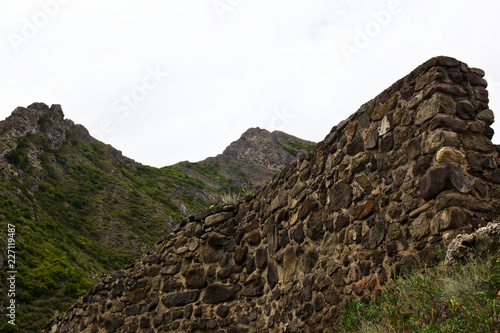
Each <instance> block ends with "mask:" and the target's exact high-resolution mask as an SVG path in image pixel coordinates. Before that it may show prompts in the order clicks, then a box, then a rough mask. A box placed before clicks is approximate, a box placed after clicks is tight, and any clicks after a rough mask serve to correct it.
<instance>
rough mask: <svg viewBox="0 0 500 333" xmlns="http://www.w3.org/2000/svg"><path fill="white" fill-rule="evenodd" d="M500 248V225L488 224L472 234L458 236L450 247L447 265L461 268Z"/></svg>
mask: <svg viewBox="0 0 500 333" xmlns="http://www.w3.org/2000/svg"><path fill="white" fill-rule="evenodd" d="M499 248H500V223H497V222H495V221H494V222H493V223H488V225H487V226H486V227H482V228H479V229H477V230H476V231H475V232H473V233H472V234H463V235H458V236H457V237H456V238H455V239H454V240H453V241H452V242H451V243H450V245H449V246H448V251H447V252H446V259H445V264H446V265H447V266H451V267H454V266H459V265H460V264H463V263H465V262H467V261H470V260H473V259H478V258H479V257H480V256H484V255H485V254H487V253H491V252H494V251H498V249H499Z"/></svg>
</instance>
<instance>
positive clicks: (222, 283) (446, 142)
mask: <svg viewBox="0 0 500 333" xmlns="http://www.w3.org/2000/svg"><path fill="white" fill-rule="evenodd" d="M482 76H484V72H482V71H480V70H477V69H471V68H469V67H468V66H467V65H466V64H464V63H461V62H459V61H457V60H455V59H452V58H447V57H437V58H433V59H431V60H429V61H427V62H426V63H424V64H422V65H421V66H419V67H418V68H416V69H415V70H414V71H412V72H411V73H410V74H409V75H407V76H406V77H404V78H402V79H401V80H399V81H397V82H396V83H394V84H393V85H392V86H391V87H389V88H388V89H386V90H385V91H384V92H382V93H381V94H380V95H378V96H377V97H375V98H374V99H373V100H371V101H369V102H368V103H366V104H365V105H363V106H362V107H361V108H360V109H359V110H358V111H357V112H356V113H354V114H353V115H352V116H350V117H349V118H348V119H346V120H344V121H342V122H341V123H339V124H338V125H337V126H335V127H333V129H332V130H331V132H330V133H329V134H328V135H327V136H326V138H325V140H323V141H322V142H320V143H318V145H317V146H316V148H315V149H314V150H313V151H312V152H311V153H310V154H301V156H299V158H297V159H296V160H294V161H293V162H292V163H291V164H289V165H288V166H287V167H285V168H284V169H283V170H282V171H281V172H280V173H279V174H278V175H277V176H276V177H274V178H273V179H272V181H271V182H270V183H268V184H267V185H265V186H264V187H262V189H261V190H260V191H258V192H257V193H255V194H252V195H248V196H247V197H245V199H243V200H241V201H239V202H237V203H235V204H234V205H231V206H230V207H227V206H226V207H220V206H217V207H213V208H212V209H209V210H206V211H203V212H200V213H197V214H193V215H191V216H189V217H188V218H187V219H186V220H185V221H184V222H183V226H182V227H179V228H178V229H177V230H176V232H175V233H172V234H170V235H168V236H167V237H165V238H164V239H161V240H160V241H159V242H158V246H157V248H156V249H153V250H152V252H151V253H150V254H149V255H148V256H146V257H145V258H144V259H142V260H137V261H135V262H133V263H131V264H130V265H129V266H127V267H125V268H124V269H122V270H120V271H119V272H117V273H116V274H115V275H113V276H110V277H109V278H106V279H104V280H103V281H102V282H101V283H100V284H99V285H98V286H96V287H94V288H93V289H92V290H91V291H90V292H89V293H87V294H86V295H85V296H84V297H82V299H80V300H79V301H77V302H76V303H75V304H74V305H73V306H72V307H71V308H70V309H69V310H68V311H67V312H66V313H63V314H60V315H59V316H57V317H56V318H54V319H53V320H52V321H51V322H50V323H49V324H48V325H47V330H46V331H47V332H54V333H57V332H97V331H99V332H135V331H137V327H138V325H140V326H141V327H144V330H146V329H147V330H148V332H174V331H183V332H202V331H208V332H217V331H226V332H257V331H261V332H317V331H334V330H335V321H336V318H337V317H338V315H339V314H340V311H341V310H342V308H344V307H346V306H347V305H348V304H349V301H351V300H352V299H357V300H362V301H368V300H370V299H373V298H374V297H376V295H378V294H379V293H380V292H381V290H382V289H383V288H384V286H385V285H386V283H388V282H389V283H390V282H391V278H392V276H393V274H394V273H396V274H397V275H399V274H405V273H406V272H409V271H410V270H411V269H413V268H414V267H418V266H419V265H424V264H426V263H430V262H437V261H439V260H440V259H439V258H438V257H437V256H435V255H433V253H435V252H436V250H437V249H445V248H446V247H447V246H448V245H449V244H450V243H452V245H451V247H450V250H449V256H448V257H449V258H450V259H448V258H447V262H450V263H451V262H453V261H454V260H456V261H459V257H460V256H462V257H463V256H467V253H468V252H467V251H469V250H468V247H467V246H468V245H467V244H468V243H471V242H472V243H473V244H475V243H477V244H478V245H477V246H479V247H478V249H482V248H483V247H484V246H489V244H498V242H499V239H498V237H499V236H498V235H500V230H499V229H500V227H499V226H498V224H494V225H490V226H489V227H487V228H482V229H479V230H477V231H475V230H476V229H477V228H478V226H479V224H481V223H484V222H483V221H493V219H494V218H496V217H497V216H499V215H500V185H499V184H500V171H499V169H498V165H499V163H500V156H499V152H500V147H499V146H495V145H493V143H491V139H490V137H491V128H490V127H489V125H490V124H491V121H492V120H493V117H492V115H491V113H490V112H489V111H487V112H484V110H489V107H488V104H487V93H485V92H486V90H485V89H484V87H485V83H484V82H483V81H484V80H483V79H482ZM479 115H480V116H479ZM262 135H263V136H265V135H266V134H264V133H263V134H262ZM255 139H256V140H257V138H255ZM248 141H249V142H245V143H243V146H244V147H251V146H252V145H253V143H252V142H251V140H248ZM237 151H238V153H234V154H233V151H232V148H231V149H229V150H228V154H229V155H232V156H234V158H246V155H245V154H244V153H241V152H242V150H239V149H238V150H237ZM243 151H244V150H243ZM240 153H241V154H240ZM255 158H256V160H258V161H260V162H262V163H264V161H262V160H259V157H255ZM278 158H279V155H278ZM265 163H268V164H269V165H271V164H272V163H273V162H272V159H270V160H267V161H266V162H265ZM223 211H224V212H231V214H227V215H219V214H221V212H223ZM195 229H196V230H199V232H197V233H196V234H194V233H193V232H192V230H195ZM474 231H475V233H474ZM464 233H466V234H472V235H473V237H466V236H460V237H461V238H460V237H459V238H457V240H456V241H453V242H452V240H453V239H455V237H456V236H457V235H460V234H464ZM213 235H222V236H218V237H217V238H216V239H215V238H214V236H213ZM185 244H199V245H198V246H197V247H194V246H193V247H191V249H192V250H190V249H189V248H187V246H185ZM481 244H484V245H481ZM150 257H155V258H160V259H159V262H158V263H157V265H159V266H160V271H159V273H158V274H156V275H154V274H149V276H148V277H147V280H144V278H145V273H144V272H151V265H152V264H151V263H150V261H149V259H148V258H150ZM149 280H151V281H158V282H156V283H158V284H159V285H158V288H153V287H151V288H149V289H148V290H145V291H144V292H143V293H142V299H141V300H140V301H139V302H135V301H134V299H132V300H129V299H128V298H127V297H126V295H129V294H132V295H134V292H135V293H137V290H139V289H137V288H138V287H141V288H143V287H142V284H141V285H137V284H136V283H138V282H139V281H149ZM141 283H143V282H141ZM154 283H155V282H152V285H154ZM117 285H121V286H124V287H123V291H117V292H114V293H113V290H115V287H116V286H117ZM144 286H145V287H146V288H147V286H148V284H145V285H144ZM141 290H143V289H141ZM157 299H160V300H162V301H161V302H157V301H156V300H157ZM113 302H121V303H123V304H122V306H123V308H125V311H127V309H129V310H128V311H129V312H128V314H129V315H127V316H122V317H120V316H121V315H120V314H117V313H116V312H113V311H111V309H110V307H109V306H108V304H114V303H113ZM90 309H96V311H97V310H98V315H96V314H95V313H92V310H90ZM228 309H229V311H228ZM82 313H83V314H82ZM126 313H127V312H126ZM77 314H79V315H77ZM106 323H107V324H106ZM106 325H107V326H106Z"/></svg>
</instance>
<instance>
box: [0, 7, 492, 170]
mask: <svg viewBox="0 0 500 333" xmlns="http://www.w3.org/2000/svg"><path fill="white" fill-rule="evenodd" d="M0 5H1V7H0V8H1V11H0V55H1V56H2V59H1V61H0V119H4V118H6V117H7V116H9V115H10V113H11V112H12V111H13V110H14V109H15V108H16V107H17V106H28V105H29V104H31V103H33V102H44V103H46V104H49V105H51V104H61V105H62V107H63V111H64V113H65V115H66V117H67V118H69V119H72V120H73V121H75V122H76V123H80V124H83V125H84V126H85V127H87V129H89V131H90V132H91V134H93V135H94V136H95V137H96V138H98V139H100V140H102V141H104V142H105V143H109V144H111V145H113V146H114V147H115V148H117V149H119V150H121V151H122V152H123V153H124V155H126V156H128V157H131V158H133V159H135V160H137V161H138V162H141V163H144V164H148V165H153V166H157V167H161V166H165V165H171V164H174V163H176V162H179V161H182V160H189V161H199V160H202V159H204V158H206V157H208V156H214V155H216V154H218V153H221V152H222V151H223V149H224V148H225V147H226V146H227V145H229V143H230V142H232V141H234V140H236V139H238V138H239V137H240V135H241V134H242V133H243V132H244V131H245V130H246V129H248V128H249V127H256V126H258V127H261V128H266V129H268V130H274V129H279V130H283V131H285V132H287V133H290V134H293V135H296V136H298V137H300V138H303V139H309V140H313V141H320V140H322V139H323V138H324V137H325V136H326V134H327V133H328V132H329V131H330V129H331V128H332V127H333V126H335V125H336V124H337V123H338V122H339V121H341V120H343V119H345V118H347V117H348V116H349V115H351V114H352V113H354V112H355V111H356V110H357V109H358V108H359V106H361V105H362V104H363V103H365V102H367V101H369V100H370V99H372V98H373V97H375V96H376V95H377V94H379V93H380V92H382V91H383V90H384V89H385V88H387V87H389V86H390V85H391V84H392V83H394V82H395V81H396V80H398V79H400V78H402V77H403V76H405V75H407V74H408V73H410V72H411V71H412V70H413V69H414V68H416V67H417V66H418V65H420V64H421V63H423V62H425V61H426V60H428V59H429V58H431V57H433V56H437V55H447V56H452V57H454V58H457V59H458V60H461V61H463V62H466V63H467V64H468V65H469V66H472V67H479V68H482V69H484V70H485V71H486V79H487V80H488V82H489V87H488V90H489V92H490V108H491V109H492V110H493V111H494V112H495V111H497V110H500V62H499V61H498V59H499V56H500V43H499V42H500V38H499V34H500V19H499V12H500V3H499V2H498V1H495V0H488V1H487V0H477V1H457V0H455V1H452V0H419V1H416V0H413V1H412V0H399V1H398V0H381V1H378V0H377V1H374V0H370V1H368V0H357V1H353V0H351V1H348V0H307V1H304V0H251V1H250V0H190V1H188V0H175V1H174V0H145V1H137V0H136V1H132V0H105V1H103V0H100V1H97V0H42V1H27V0H23V1H18V0H0ZM377 13H378V14H377ZM360 31H365V32H368V35H367V36H366V37H365V39H363V37H362V36H361V35H360ZM342 45H344V47H345V45H350V46H352V48H356V51H357V53H352V54H351V56H350V57H346V56H345V54H344V53H343V51H342ZM348 58H349V59H348ZM349 60H350V61H349ZM151 73H153V74H154V73H156V74H154V75H151ZM167 74H168V75H167ZM155 78H156V79H155ZM127 103H128V104H127ZM499 124H500V121H499V122H498V123H497V124H494V125H493V127H494V129H495V131H496V132H500V125H499ZM495 125H496V126H495ZM499 136H500V135H495V137H494V139H493V141H494V142H495V143H500V140H499V139H498V138H499Z"/></svg>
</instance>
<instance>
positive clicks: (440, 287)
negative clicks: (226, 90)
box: [338, 253, 500, 333]
mask: <svg viewBox="0 0 500 333" xmlns="http://www.w3.org/2000/svg"><path fill="white" fill-rule="evenodd" d="M499 290H500V254H499V253H495V254H493V255H489V256H488V257H487V258H486V259H481V260H478V261H474V262H469V263H467V264H466V265H464V266H461V267H458V268H455V269H449V268H446V267H443V266H439V267H431V268H426V269H425V270H424V272H423V273H421V272H415V273H413V274H410V275H408V276H406V277H404V278H401V279H398V280H396V282H395V284H394V285H393V286H392V287H389V288H388V290H387V291H386V292H385V293H383V294H382V295H381V296H379V297H378V299H377V300H375V301H373V302H371V303H368V304H363V303H361V302H359V301H353V302H352V303H351V305H350V307H349V308H348V309H346V310H344V311H343V313H342V315H341V318H340V319H339V322H338V330H339V331H340V332H363V333H365V332H499V330H500V294H499Z"/></svg>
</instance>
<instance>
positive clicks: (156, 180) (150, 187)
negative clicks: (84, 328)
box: [0, 131, 211, 332]
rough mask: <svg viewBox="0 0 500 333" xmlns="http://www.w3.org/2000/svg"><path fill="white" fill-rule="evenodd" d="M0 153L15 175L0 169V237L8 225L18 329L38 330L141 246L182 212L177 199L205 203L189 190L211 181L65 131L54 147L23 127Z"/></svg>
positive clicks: (1, 296)
mask: <svg viewBox="0 0 500 333" xmlns="http://www.w3.org/2000/svg"><path fill="white" fill-rule="evenodd" d="M34 152H37V155H36V156H37V160H38V162H39V163H38V164H37V163H36V162H35V163H33V157H32V156H33V153H34ZM6 160H7V163H9V164H11V165H12V166H13V167H14V168H15V170H17V172H18V173H19V177H12V178H11V179H10V180H5V179H0V202H1V205H0V228H1V230H2V231H4V233H3V234H1V236H0V247H3V248H5V244H6V242H7V235H6V231H5V230H7V225H8V223H10V224H13V225H15V226H16V258H17V261H16V269H17V272H18V274H17V281H16V288H17V292H16V301H17V302H18V304H19V305H20V306H19V308H18V310H17V317H16V323H17V324H18V326H16V327H18V329H19V331H20V332H37V331H40V330H41V328H42V327H43V325H44V324H45V323H46V322H47V321H48V320H49V319H50V318H51V317H52V316H54V315H55V314H56V313H58V312H62V311H66V310H67V308H68V307H69V306H70V305H71V304H72V303H73V302H74V301H75V300H76V299H77V298H78V297H79V296H81V295H83V294H84V293H85V292H86V291H88V289H89V288H90V287H91V286H92V285H93V284H94V283H95V282H96V281H97V280H98V279H99V278H100V277H101V276H102V275H106V274H110V273H111V272H113V271H114V270H117V269H119V268H121V267H123V266H125V265H126V264H127V263H129V262H130V261H132V260H133V259H135V258H137V257H139V256H140V255H141V253H143V252H145V251H146V250H148V249H149V248H150V247H151V245H152V244H154V243H155V242H156V241H157V240H158V239H159V238H160V237H161V235H162V234H163V233H164V232H165V231H168V230H169V229H170V228H171V224H172V222H175V221H180V220H181V219H182V216H181V214H180V212H179V209H178V206H177V203H176V202H175V201H178V200H182V201H183V202H184V203H185V205H186V207H187V209H188V213H189V212H194V211H197V210H199V209H201V208H205V207H207V206H209V205H210V204H211V203H210V202H207V201H205V200H203V199H201V198H198V197H196V196H195V195H193V193H196V191H199V190H201V189H203V190H207V191H210V189H207V188H206V186H205V185H204V184H203V182H201V181H200V180H197V179H195V178H193V177H189V176H187V175H186V174H184V173H182V172H180V171H176V170H174V169H172V168H169V167H166V168H161V169H157V168H152V167H147V166H143V165H140V164H138V163H134V162H132V161H130V160H128V159H125V158H119V157H114V156H113V154H112V151H111V148H110V147H109V146H106V145H104V144H102V143H100V142H97V141H93V140H89V141H82V140H80V139H77V135H76V133H75V132H73V131H67V132H66V141H65V142H64V144H63V146H62V147H61V148H59V149H54V148H52V147H51V146H50V144H49V142H47V140H46V139H45V136H44V134H43V133H41V134H29V135H27V136H25V137H21V138H20V139H19V140H18V145H17V147H16V149H14V150H12V152H11V153H9V154H8V155H7V156H6ZM4 259H5V262H4V265H5V264H7V261H6V258H4ZM2 272H3V273H0V278H1V279H2V285H3V284H4V283H5V281H6V276H5V270H3V271H2ZM5 291H6V288H2V291H1V292H0V300H1V301H2V302H3V304H5V302H6V301H7V300H8V298H7V295H6V292H5ZM5 321H6V319H5V318H3V319H2V322H0V331H2V332H3V331H7V330H9V329H13V327H12V326H11V325H8V324H7V325H6V326H4V327H3V328H2V325H4V324H5Z"/></svg>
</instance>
